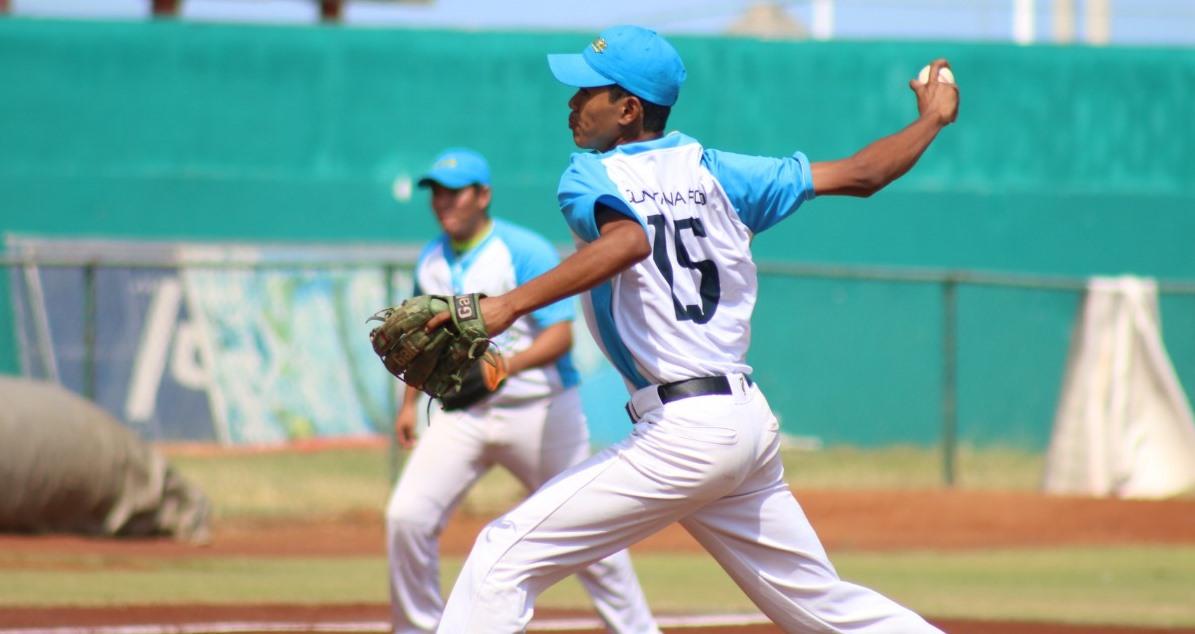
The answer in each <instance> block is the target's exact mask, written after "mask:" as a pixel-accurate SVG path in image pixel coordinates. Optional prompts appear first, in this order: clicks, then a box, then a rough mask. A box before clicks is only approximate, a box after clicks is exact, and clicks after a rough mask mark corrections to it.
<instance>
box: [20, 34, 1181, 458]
mask: <svg viewBox="0 0 1195 634" xmlns="http://www.w3.org/2000/svg"><path fill="white" fill-rule="evenodd" d="M590 38H591V36H590V35H587V34H528V33H517V34H516V33H476V32H468V33H466V32H427V31H410V30H394V29H359V28H338V27H325V26H311V27H273V26H240V25H214V24H198V23H187V22H133V23H123V22H72V21H52V20H26V19H17V18H8V19H5V20H2V21H0V230H3V231H4V232H6V233H8V232H11V233H17V234H35V235H60V236H72V237H77V236H113V237H120V238H136V237H143V238H152V239H192V240H245V241H299V242H313V241H329V240H330V241H338V242H362V241H368V242H395V241H399V242H421V241H423V240H426V239H427V238H428V237H429V236H430V235H432V233H433V232H434V230H435V225H434V222H433V220H432V218H431V216H430V214H429V213H428V211H427V207H426V200H425V198H424V197H423V196H422V195H421V194H420V192H418V191H416V192H415V194H414V196H413V197H412V198H411V199H410V200H409V201H406V202H398V201H396V200H395V198H394V196H393V195H392V191H391V190H392V183H393V181H394V179H395V178H396V176H399V175H406V176H416V175H417V174H418V172H419V171H420V170H421V169H422V168H423V167H425V165H426V164H427V162H428V161H429V160H430V159H431V158H432V156H433V155H434V154H435V153H436V152H437V151H438V150H439V149H441V148H443V147H445V146H448V145H470V146H473V147H476V148H478V149H479V150H481V151H482V152H484V153H485V154H487V155H488V156H489V157H490V159H491V162H492V164H493V167H494V180H495V183H496V191H495V202H494V208H495V211H496V213H498V214H499V215H502V216H504V217H507V218H509V219H512V220H515V221H517V222H521V223H524V224H527V225H530V226H532V227H535V228H536V229H538V230H540V231H542V232H543V233H545V234H546V235H547V236H548V237H549V238H550V239H552V240H553V241H556V242H558V243H561V244H567V243H568V242H569V240H570V238H569V236H568V233H567V229H566V227H565V225H564V223H563V222H561V221H560V220H559V218H558V215H557V212H556V210H555V204H554V191H555V184H556V180H557V178H558V176H559V174H560V172H561V170H562V168H563V167H564V165H565V164H566V162H567V160H568V155H569V153H570V152H571V151H573V148H572V146H571V143H570V138H569V133H568V129H567V127H566V117H567V109H566V107H565V103H566V101H567V99H568V97H569V96H570V91H569V90H568V89H567V88H565V87H563V86H560V85H558V84H556V83H555V82H554V81H553V80H552V79H551V77H550V75H549V73H548V71H547V68H546V64H545V61H544V54H545V53H548V52H562V51H563V52H568V51H574V50H580V48H581V47H582V46H584V45H585V44H586V43H587V42H588V40H589V39H590ZM675 43H676V45H677V48H678V49H679V50H680V51H681V53H682V55H683V56H684V58H685V61H686V64H687V66H688V71H689V80H688V82H687V83H686V85H685V87H684V90H683V92H682V97H681V101H680V103H679V104H678V106H677V108H676V111H675V113H674V115H673V118H672V121H671V122H670V128H675V129H681V130H684V131H685V132H687V133H689V134H691V135H694V136H696V137H698V138H699V139H701V140H702V141H703V142H705V143H706V144H707V145H709V146H715V147H719V148H721V149H726V150H732V151H739V152H744V153H752V154H768V155H782V154H788V153H791V152H792V151H794V150H800V151H803V152H805V153H806V154H808V155H809V156H810V157H811V158H812V159H813V160H815V161H816V160H825V159H832V158H839V157H843V156H846V155H848V154H850V153H851V152H853V151H855V150H856V149H858V148H859V147H861V146H862V145H863V144H865V143H867V142H869V141H870V140H873V139H875V138H877V137H878V136H881V135H884V134H888V133H890V132H893V131H895V130H897V129H899V128H900V127H901V126H903V125H905V124H906V123H908V122H909V121H911V120H912V118H913V117H914V116H915V107H914V101H913V99H912V96H911V92H910V91H909V89H908V87H907V85H906V84H907V81H908V79H909V78H910V77H911V76H913V75H914V74H915V73H916V71H917V69H919V68H920V67H921V66H922V65H923V64H924V63H926V62H927V61H929V60H930V59H932V58H934V57H938V56H945V57H948V58H949V59H950V60H951V62H952V65H953V67H954V69H955V72H956V75H957V76H958V79H959V81H960V84H961V86H962V89H963V107H962V114H961V116H960V118H959V122H958V124H957V125H956V126H954V127H952V128H950V129H948V130H946V131H945V132H944V133H943V134H942V136H941V138H940V139H939V141H938V142H937V143H936V144H935V145H934V146H933V147H932V148H931V149H930V150H929V152H928V153H927V154H926V155H925V157H924V158H923V160H922V161H921V163H920V164H919V165H918V166H917V167H916V168H915V169H914V170H913V171H912V172H911V173H910V174H908V175H907V176H906V177H905V178H903V179H901V180H900V181H898V182H897V183H895V184H894V185H892V186H891V187H890V188H889V189H888V190H886V191H884V192H882V193H880V194H878V195H876V196H874V197H872V198H870V199H867V200H855V199H832V200H831V199H825V200H816V201H814V202H812V203H810V204H808V205H807V206H806V207H804V208H802V209H801V210H800V211H799V212H798V213H797V215H796V216H795V217H793V218H792V219H790V220H789V221H787V222H785V223H782V224H781V225H780V226H778V227H777V228H775V229H773V230H771V231H769V232H768V233H766V234H763V235H761V236H760V237H759V238H758V239H757V240H756V243H755V250H756V255H757V257H758V258H759V259H761V260H799V261H803V262H822V263H831V264H868V265H896V266H917V267H935V268H951V269H984V270H1000V271H1017V272H1026V273H1045V274H1062V275H1071V276H1088V275H1094V274H1120V273H1136V274H1140V275H1149V276H1155V277H1160V278H1163V279H1195V255H1192V249H1191V247H1192V241H1193V238H1195V140H1193V138H1192V136H1191V132H1190V122H1191V121H1192V120H1193V119H1195V51H1192V50H1180V49H1145V48H1134V49H1129V48H1105V49H1093V48H1083V47H1073V48H1062V47H1037V46H1035V47H1016V46H1008V45H990V44H958V43H950V44H944V43H778V42H760V41H752V40H741V39H735V40H732V39H717V38H696V37H684V38H676V39H675ZM0 284H3V285H4V287H3V288H0V292H3V293H4V297H5V298H7V286H6V285H7V280H6V279H4V280H0ZM761 291H762V292H761V301H760V305H759V310H758V313H757V318H756V320H755V325H754V336H755V342H756V343H755V347H754V352H753V357H752V362H753V363H754V364H755V365H756V366H757V370H758V372H757V373H758V375H759V377H760V380H761V381H762V382H763V383H764V384H765V386H769V388H770V389H769V393H770V394H771V398H772V401H773V404H774V405H775V406H776V408H777V410H778V411H779V412H780V413H781V414H782V416H783V417H784V419H785V426H786V429H788V430H789V431H790V432H791V433H797V434H810V435H816V436H819V437H822V438H824V439H827V440H829V441H842V442H854V443H860V444H874V443H882V442H894V441H908V442H917V443H929V442H934V441H935V440H936V438H937V434H938V425H939V418H938V411H939V399H940V389H939V386H940V357H941V351H940V348H939V338H940V328H941V303H940V302H941V299H940V294H939V292H938V289H936V288H935V287H933V286H923V287H918V286H910V285H907V284H889V283H857V282H829V281H817V280H813V281H810V280H790V279H782V278H776V277H765V279H764V280H763V281H762V289H761ZM959 299H960V305H959V306H960V307H959V320H960V321H959V328H960V331H959V336H960V349H959V353H960V358H959V364H960V366H959V369H960V374H959V386H958V387H959V407H960V425H961V428H960V433H961V437H962V439H963V440H964V441H970V442H976V443H993V442H1008V443H1011V444H1016V445H1022V446H1030V447H1038V448H1040V447H1042V446H1044V443H1045V441H1046V439H1047V437H1048V432H1049V423H1050V418H1051V416H1052V412H1053V406H1054V402H1055V399H1056V398H1057V389H1058V385H1059V382H1060V380H1061V370H1062V367H1063V364H1064V361H1065V353H1066V346H1067V343H1068V339H1069V333H1070V327H1071V325H1072V320H1073V318H1074V316H1075V310H1076V307H1077V297H1076V296H1075V295H1074V294H1070V293H1058V292H1039V291H1018V290H1002V289H989V288H968V287H964V288H963V289H961V291H960V296H959ZM1162 304H1163V319H1164V323H1163V325H1164V327H1165V332H1166V337H1167V346H1168V348H1169V349H1170V352H1171V354H1172V356H1173V357H1174V360H1175V363H1176V365H1177V366H1178V370H1179V373H1180V377H1181V378H1182V380H1183V381H1184V384H1185V385H1186V387H1187V390H1188V393H1191V391H1192V389H1193V388H1195V302H1193V301H1191V299H1190V298H1189V297H1166V298H1164V300H1163V302H1162ZM0 331H3V332H4V333H5V335H4V336H3V337H0V363H3V364H4V365H3V366H2V367H0V369H5V370H9V371H12V370H14V369H15V361H14V358H15V357H14V353H13V346H14V344H13V342H12V340H11V337H10V336H9V335H8V333H10V332H11V331H12V328H11V315H10V311H9V310H7V308H5V309H4V310H0Z"/></svg>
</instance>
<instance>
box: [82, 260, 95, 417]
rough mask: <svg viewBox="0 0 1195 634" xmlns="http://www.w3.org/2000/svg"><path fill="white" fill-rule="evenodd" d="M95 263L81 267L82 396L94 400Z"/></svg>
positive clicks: (91, 262)
mask: <svg viewBox="0 0 1195 634" xmlns="http://www.w3.org/2000/svg"><path fill="white" fill-rule="evenodd" d="M95 269H96V263H95V262H94V261H90V262H88V263H87V264H85V265H83V395H84V396H86V397H87V398H88V399H89V400H91V401H94V400H95V319H96V296H95V294H96V289H95Z"/></svg>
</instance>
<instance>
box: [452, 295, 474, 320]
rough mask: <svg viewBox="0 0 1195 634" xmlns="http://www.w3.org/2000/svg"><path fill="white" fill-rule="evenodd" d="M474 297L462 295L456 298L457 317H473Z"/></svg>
mask: <svg viewBox="0 0 1195 634" xmlns="http://www.w3.org/2000/svg"><path fill="white" fill-rule="evenodd" d="M473 313H474V310H473V298H472V297H470V296H468V295H461V296H459V297H457V298H456V317H457V319H473Z"/></svg>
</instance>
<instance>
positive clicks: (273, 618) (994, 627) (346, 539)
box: [0, 490, 1195, 634]
mask: <svg viewBox="0 0 1195 634" xmlns="http://www.w3.org/2000/svg"><path fill="white" fill-rule="evenodd" d="M797 497H798V499H800V500H801V502H802V504H803V506H804V507H805V510H806V512H807V514H808V515H809V517H810V519H811V521H812V522H813V524H814V526H815V527H816V528H817V529H818V531H819V534H820V535H821V536H822V539H823V541H824V542H825V543H826V546H827V548H828V549H829V550H830V551H831V553H833V551H834V550H836V549H841V550H896V549H912V548H925V549H934V550H943V549H972V548H991V547H1049V546H1054V545H1076V544H1083V545H1131V544H1192V543H1195V500H1190V499H1184V500H1169V501H1157V502H1152V501H1121V500H1103V499H1086V498H1058V497H1046V496H1042V495H1037V494H1031V493H1002V492H976V491H940V490H933V491H891V492H888V491H886V492H858V491H798V492H797ZM487 519H488V518H477V517H458V518H456V519H454V521H453V522H451V523H450V524H449V526H448V528H447V529H446V531H445V533H444V535H443V538H442V546H443V548H444V550H445V551H446V552H448V553H454V554H464V553H465V552H467V550H468V548H469V546H470V545H471V543H472V540H473V537H474V535H476V533H477V532H478V531H479V530H480V529H481V527H482V526H484V524H485V522H486V521H487ZM382 532H383V531H382V519H381V517H380V516H379V515H377V514H369V515H362V516H358V517H340V518H334V519H329V520H327V521H322V522H309V523H302V524H294V523H280V522H259V523H227V522H225V523H220V524H218V525H217V527H216V531H215V540H214V542H213V543H212V544H211V545H209V546H206V547H202V548H197V547H194V546H187V545H182V544H176V543H174V542H170V541H167V540H139V541H119V540H98V539H86V538H80V537H71V536H38V537H21V536H0V550H5V551H20V552H56V553H72V552H77V553H86V554H90V555H97V554H109V555H137V556H151V557H163V558H172V557H192V558H193V557H209V556H211V557H225V556H245V557H275V556H288V555H304V556H313V555H314V556H343V555H378V556H381V555H382V554H383V553H384V550H383V545H382ZM698 549H699V546H697V544H696V543H695V542H694V541H693V540H692V538H690V537H689V536H688V535H687V534H686V533H685V532H684V531H683V530H681V529H679V527H672V528H670V529H668V530H665V531H663V532H662V533H660V534H658V535H656V536H654V537H652V538H650V539H648V540H646V541H644V542H642V543H640V544H638V545H637V546H635V548H634V550H636V551H653V550H654V551H662V550H672V551H676V550H698ZM554 616H558V615H554V614H550V613H545V614H540V615H537V618H551V617H554ZM566 616H567V615H566ZM574 616H575V615H574ZM385 618H386V608H385V606H379V605H359V606H350V605H338V606H326V607H316V606H293V605H288V606H250V607H244V606H238V607H233V606H225V607H213V606H202V607H201V606H193V607H188V606H169V607H150V606H138V607H125V608H111V609H97V608H86V609H82V608H80V609H64V608H52V609H34V608H16V609H9V608H6V609H4V610H3V611H0V628H30V627H38V628H43V627H62V626H74V627H78V626H85V627H89V626H97V625H115V624H120V625H133V624H156V625H163V626H169V625H178V624H183V623H196V622H203V623H211V622H217V621H237V622H249V623H257V622H262V623H266V622H282V621H285V622H305V623H328V622H361V621H371V622H377V623H381V622H384V620H385ZM939 624H940V625H941V626H942V627H943V629H945V630H946V631H948V632H957V633H962V634H972V633H975V634H978V633H980V632H982V633H985V634H1006V633H1007V634H1055V633H1057V634H1064V633H1065V634H1069V633H1078V632H1089V633H1093V634H1121V633H1124V634H1127V633H1129V632H1151V631H1158V632H1170V633H1175V634H1177V633H1179V632H1181V633H1182V634H1195V630H1193V629H1188V630H1173V629H1172V630H1149V629H1143V628H1126V627H1093V626H1065V625H1059V624H1042V623H993V622H968V621H959V620H943V621H939ZM263 629H265V628H263ZM665 631H666V632H681V631H689V630H688V629H679V628H665ZM699 631H700V632H702V633H703V634H718V633H721V632H726V633H734V634H755V633H762V632H776V631H778V630H776V629H775V628H774V627H772V626H766V625H743V626H735V627H730V626H725V627H703V628H701V629H700V630H699Z"/></svg>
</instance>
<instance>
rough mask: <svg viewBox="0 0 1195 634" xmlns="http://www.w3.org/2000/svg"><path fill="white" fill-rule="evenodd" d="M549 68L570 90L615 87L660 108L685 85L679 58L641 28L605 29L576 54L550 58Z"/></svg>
mask: <svg viewBox="0 0 1195 634" xmlns="http://www.w3.org/2000/svg"><path fill="white" fill-rule="evenodd" d="M548 66H549V67H550V68H551V69H552V74H553V75H555V76H556V79H558V80H560V81H561V83H564V84H567V85H569V86H575V87H577V88H596V87H598V86H609V85H611V84H618V85H619V86H622V87H623V88H625V89H627V90H629V91H630V92H631V93H633V94H634V95H635V96H637V97H641V98H643V99H646V100H647V101H650V102H652V103H654V104H659V105H661V106H671V105H673V104H675V103H676V99H677V97H678V96H679V95H680V85H681V83H682V82H684V81H685V65H684V63H683V62H681V59H680V54H678V53H677V52H676V49H674V48H672V45H671V44H669V43H668V40H665V39H664V38H663V37H662V36H661V35H660V34H659V33H656V32H655V31H652V30H650V29H645V28H643V27H641V26H615V27H611V28H608V29H606V30H605V31H602V33H601V35H599V36H598V38H597V39H596V40H594V41H593V42H592V43H591V44H590V45H589V46H586V47H585V49H584V50H582V51H581V52H580V53H579V54H565V55H549V56H548Z"/></svg>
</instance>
